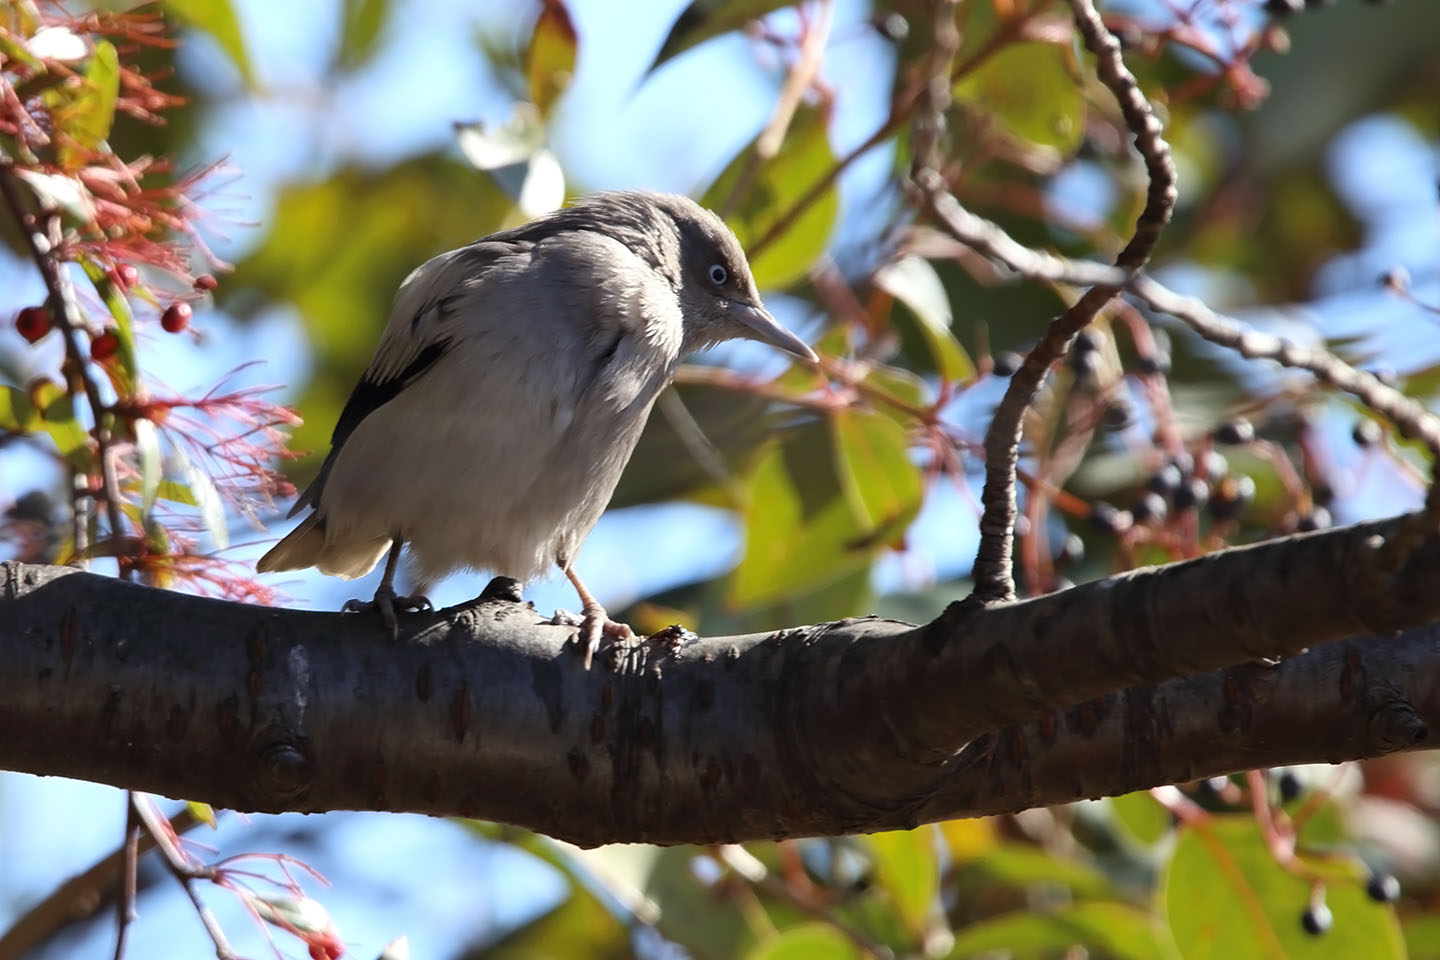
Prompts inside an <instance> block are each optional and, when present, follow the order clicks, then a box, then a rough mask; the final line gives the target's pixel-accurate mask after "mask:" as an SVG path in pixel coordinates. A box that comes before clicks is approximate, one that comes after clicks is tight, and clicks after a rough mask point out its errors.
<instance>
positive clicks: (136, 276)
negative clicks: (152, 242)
mask: <svg viewBox="0 0 1440 960" xmlns="http://www.w3.org/2000/svg"><path fill="white" fill-rule="evenodd" d="M110 279H111V280H113V281H114V282H115V286H117V287H119V288H120V289H121V290H129V289H130V288H131V287H133V286H135V284H137V283H139V282H140V271H139V270H136V269H135V267H134V265H133V264H129V263H120V264H116V266H115V269H114V270H112V271H110Z"/></svg>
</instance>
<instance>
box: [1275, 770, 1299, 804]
mask: <svg viewBox="0 0 1440 960" xmlns="http://www.w3.org/2000/svg"><path fill="white" fill-rule="evenodd" d="M1275 787H1276V789H1277V790H1278V791H1279V793H1280V802H1281V803H1294V802H1295V801H1296V800H1299V799H1300V797H1301V796H1302V795H1303V794H1304V793H1305V781H1304V779H1303V778H1301V776H1300V774H1298V773H1296V772H1295V771H1294V770H1277V771H1276V774H1275Z"/></svg>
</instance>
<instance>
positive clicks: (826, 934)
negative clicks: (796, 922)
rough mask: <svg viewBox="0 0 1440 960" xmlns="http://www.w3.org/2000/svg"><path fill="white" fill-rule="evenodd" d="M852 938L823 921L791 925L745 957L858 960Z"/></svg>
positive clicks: (858, 955) (789, 959)
mask: <svg viewBox="0 0 1440 960" xmlns="http://www.w3.org/2000/svg"><path fill="white" fill-rule="evenodd" d="M863 956H864V954H862V953H861V952H860V949H859V948H858V947H857V946H856V945H855V942H854V941H853V940H851V939H850V938H849V937H847V936H845V934H843V933H841V932H840V931H839V930H837V929H836V928H834V927H832V926H830V925H829V924H826V923H806V924H802V925H800V926H798V927H790V928H789V929H788V930H784V931H782V932H780V933H779V934H776V935H775V936H774V937H771V938H770V939H768V940H766V941H765V942H764V943H761V944H759V945H758V946H756V947H755V948H754V949H753V950H751V951H750V952H749V953H747V954H746V955H745V960H860V958H861V957H863Z"/></svg>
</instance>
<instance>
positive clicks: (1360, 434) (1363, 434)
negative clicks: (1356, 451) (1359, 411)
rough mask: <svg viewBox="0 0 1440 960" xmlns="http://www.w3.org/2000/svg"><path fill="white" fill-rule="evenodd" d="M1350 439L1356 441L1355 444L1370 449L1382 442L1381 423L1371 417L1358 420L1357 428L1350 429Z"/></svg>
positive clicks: (1363, 448)
mask: <svg viewBox="0 0 1440 960" xmlns="http://www.w3.org/2000/svg"><path fill="white" fill-rule="evenodd" d="M1350 439H1351V440H1354V441H1355V446H1357V447H1359V448H1360V449H1362V450H1368V449H1369V448H1371V447H1373V446H1375V445H1376V444H1377V443H1379V442H1380V424H1378V423H1376V422H1375V421H1374V420H1371V419H1370V418H1369V417H1366V418H1365V419H1363V420H1357V421H1356V422H1355V429H1353V430H1351V431H1350Z"/></svg>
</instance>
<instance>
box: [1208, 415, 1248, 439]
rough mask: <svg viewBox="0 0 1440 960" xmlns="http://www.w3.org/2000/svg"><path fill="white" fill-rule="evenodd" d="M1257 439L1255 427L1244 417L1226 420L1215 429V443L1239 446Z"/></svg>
mask: <svg viewBox="0 0 1440 960" xmlns="http://www.w3.org/2000/svg"><path fill="white" fill-rule="evenodd" d="M1254 439H1255V425H1254V424H1253V423H1251V422H1250V421H1249V420H1246V419H1244V418H1243V417H1236V418H1235V419H1234V420H1226V421H1225V422H1224V423H1222V424H1220V426H1218V427H1216V428H1215V442H1216V443H1227V444H1230V445H1231V446H1238V445H1239V444H1242V443H1249V442H1250V441H1252V440H1254Z"/></svg>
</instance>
